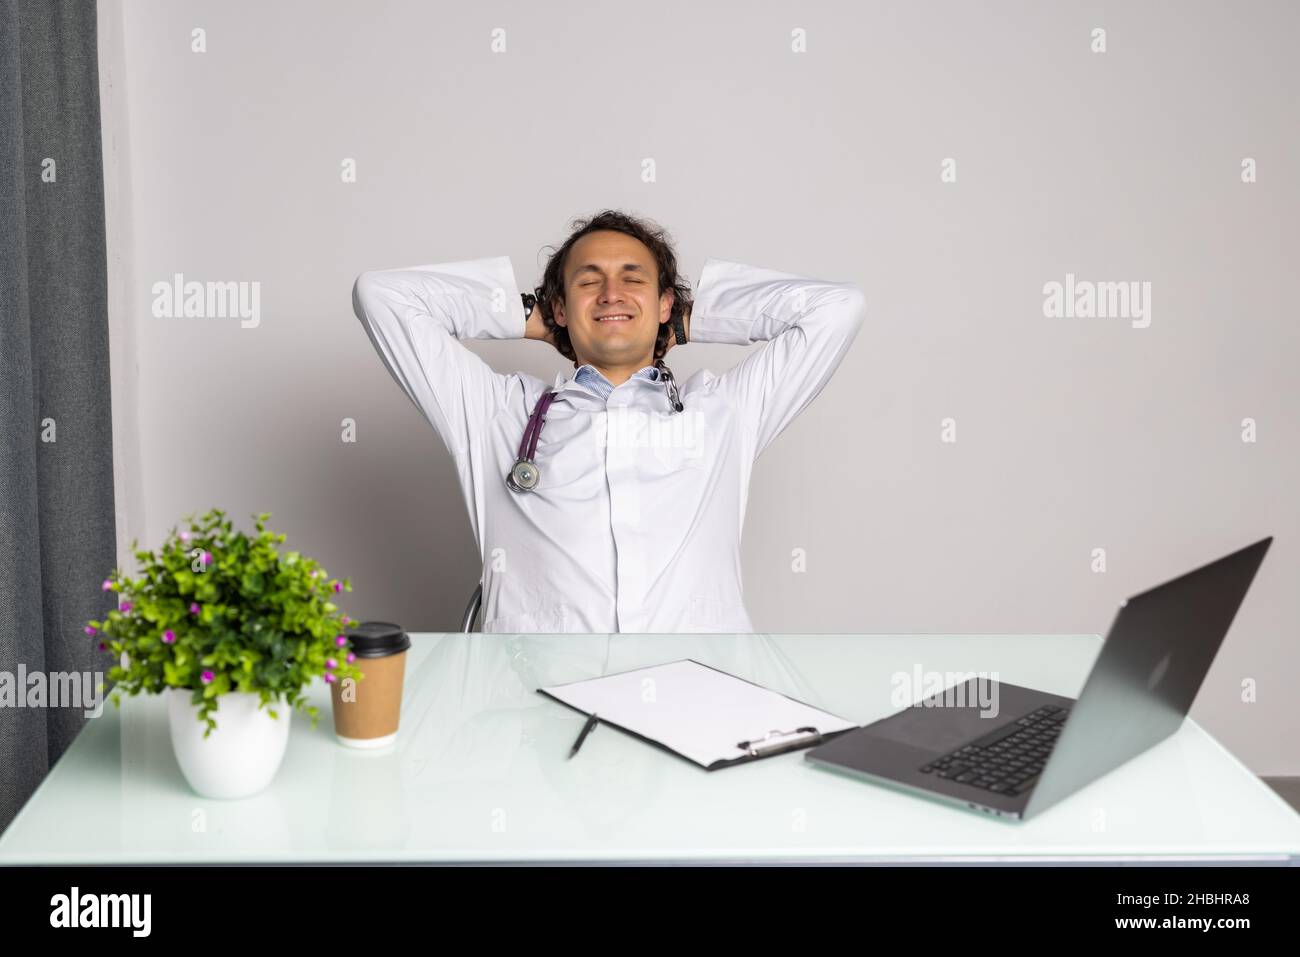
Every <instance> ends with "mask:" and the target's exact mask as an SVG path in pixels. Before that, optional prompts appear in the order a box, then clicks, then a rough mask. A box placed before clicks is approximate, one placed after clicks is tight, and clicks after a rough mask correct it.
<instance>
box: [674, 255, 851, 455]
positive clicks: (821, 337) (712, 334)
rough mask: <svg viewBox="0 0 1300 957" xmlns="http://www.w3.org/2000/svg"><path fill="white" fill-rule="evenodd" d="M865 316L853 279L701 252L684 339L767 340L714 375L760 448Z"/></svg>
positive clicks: (818, 383)
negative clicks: (785, 269)
mask: <svg viewBox="0 0 1300 957" xmlns="http://www.w3.org/2000/svg"><path fill="white" fill-rule="evenodd" d="M865 318H866V297H865V295H864V294H863V292H862V289H861V287H859V286H858V285H857V284H855V283H852V282H827V281H821V280H816V279H806V278H803V277H801V276H796V275H793V274H791V273H784V272H778V271H776V270H774V269H765V268H762V267H758V266H746V265H743V264H741V263H736V262H729V261H727V260H722V259H708V260H706V261H705V263H704V268H703V270H701V272H700V282H699V286H698V289H697V291H696V293H695V299H694V305H692V307H691V331H690V341H691V342H726V343H734V344H736V345H746V344H748V343H751V342H760V341H764V340H768V341H766V342H765V343H764V345H763V346H762V347H761V348H759V349H757V350H755V351H753V352H751V353H750V354H749V355H747V356H746V357H745V358H744V359H743V360H742V361H741V362H739V363H738V364H737V365H735V366H733V367H732V368H730V369H728V370H727V371H726V372H724V373H723V374H722V375H721V376H719V377H718V385H717V388H718V389H720V390H721V391H722V392H723V394H725V395H726V396H727V397H728V398H729V399H730V400H731V403H732V405H733V406H735V407H736V408H737V409H738V411H739V413H740V415H741V418H742V421H744V422H745V423H746V424H747V425H748V427H749V429H750V434H751V435H752V437H753V441H754V458H757V457H758V456H759V455H761V454H762V452H763V450H764V449H766V448H767V446H768V444H769V443H771V441H772V440H773V439H775V438H776V437H777V436H778V435H780V434H781V432H782V431H783V430H784V429H785V427H786V426H787V425H789V424H790V423H791V422H792V421H794V419H795V417H796V416H798V415H799V413H800V412H802V411H803V410H804V409H805V408H806V407H807V406H808V404H809V403H810V402H812V400H813V399H815V398H816V397H817V395H818V394H819V393H820V392H821V391H822V389H823V388H824V387H825V385H826V383H827V382H829V381H830V378H831V376H832V375H833V374H834V372H835V369H836V368H837V367H838V366H839V364H840V361H841V360H842V359H843V358H844V356H845V354H846V353H847V352H848V350H849V346H850V345H852V344H853V340H854V338H855V337H856V336H857V334H858V330H859V329H860V328H861V327H862V323H863V321H864V320H865Z"/></svg>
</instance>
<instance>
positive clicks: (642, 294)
mask: <svg viewBox="0 0 1300 957" xmlns="http://www.w3.org/2000/svg"><path fill="white" fill-rule="evenodd" d="M658 290H659V269H658V266H657V265H656V263H655V260H654V256H653V255H651V253H650V250H649V249H648V248H647V247H646V246H645V244H644V243H642V242H641V241H640V240H639V239H633V238H632V237H631V236H628V235H627V234H625V233H620V232H616V231H614V230H607V229H601V230H597V231H596V232H593V233H588V234H587V235H585V236H583V237H582V238H581V239H579V240H578V241H577V242H576V243H574V244H573V246H572V248H571V249H570V250H569V257H568V261H567V262H565V264H564V302H562V303H559V302H557V303H556V304H555V321H556V322H557V323H559V324H560V325H561V326H564V327H565V328H567V329H568V330H569V340H570V341H571V342H572V343H573V351H574V354H575V355H576V356H577V358H578V365H583V364H585V363H588V362H589V363H591V364H592V365H595V366H599V367H606V368H607V367H611V366H619V365H623V366H625V365H631V364H638V367H640V366H645V365H650V364H651V362H652V361H653V359H654V348H655V336H656V335H657V334H658V332H659V326H660V324H661V323H664V322H667V321H668V318H669V316H670V315H671V314H672V308H673V293H672V290H671V289H670V290H668V291H667V292H665V293H664V294H663V295H662V296H660V295H659V292H658ZM617 315H622V316H625V317H628V318H624V319H605V318H603V317H605V316H617Z"/></svg>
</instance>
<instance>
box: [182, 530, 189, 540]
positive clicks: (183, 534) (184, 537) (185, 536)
mask: <svg viewBox="0 0 1300 957" xmlns="http://www.w3.org/2000/svg"><path fill="white" fill-rule="evenodd" d="M189 540H190V533H189V532H181V541H182V542H188V541H189Z"/></svg>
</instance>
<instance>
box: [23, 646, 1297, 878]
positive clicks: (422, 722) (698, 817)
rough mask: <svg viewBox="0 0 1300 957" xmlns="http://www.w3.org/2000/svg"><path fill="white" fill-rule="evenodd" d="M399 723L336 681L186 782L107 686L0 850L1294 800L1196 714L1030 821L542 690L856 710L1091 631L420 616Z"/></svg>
mask: <svg viewBox="0 0 1300 957" xmlns="http://www.w3.org/2000/svg"><path fill="white" fill-rule="evenodd" d="M412 638H413V642H414V647H413V648H412V649H411V651H410V653H409V659H408V663H407V672H406V686H405V691H404V698H403V703H402V727H401V732H400V734H399V737H398V740H397V742H396V743H395V744H393V745H392V746H391V747H390V748H388V749H387V750H386V751H384V752H378V753H373V754H370V753H364V752H356V751H352V750H348V749H345V748H343V747H341V746H339V745H338V744H336V743H335V741H334V738H333V725H332V722H331V717H330V711H329V708H330V704H329V695H328V693H327V690H326V687H325V686H324V685H321V686H319V687H317V688H315V690H314V692H313V697H314V703H316V704H317V705H318V706H319V707H320V708H321V720H320V723H319V724H318V726H317V728H316V729H315V730H314V731H313V730H312V729H311V727H310V724H309V722H308V721H307V720H306V719H305V718H304V717H303V716H302V715H297V714H295V716H294V718H293V730H292V735H291V738H290V742H289V749H288V753H287V754H286V756H285V760H284V764H283V765H282V766H281V768H280V770H279V772H278V774H277V775H276V778H275V780H274V781H273V782H272V784H271V786H270V787H269V788H268V789H267V790H266V791H264V792H263V793H261V794H259V795H256V796H254V797H252V798H247V799H244V800H240V801H213V800H207V799H203V798H200V797H198V796H197V795H195V794H194V793H193V792H192V791H190V790H189V788H188V786H187V785H186V783H185V780H184V778H183V777H182V776H181V773H180V769H179V767H178V766H177V764H176V760H175V758H174V757H173V755H172V749H171V744H170V740H169V737H168V729H167V720H166V710H165V708H164V707H163V703H162V701H161V699H159V698H152V697H139V698H126V699H124V700H123V703H122V707H121V710H120V712H119V711H118V710H116V709H114V708H113V706H112V704H111V703H110V704H107V705H105V708H104V714H103V716H102V717H100V718H98V719H95V720H92V721H91V722H89V723H88V725H87V727H86V728H85V730H83V731H82V733H81V734H80V736H79V737H78V738H77V739H76V741H74V742H73V744H72V746H71V747H70V748H69V749H68V751H67V753H66V754H65V755H64V756H63V758H62V759H61V760H60V761H59V763H58V764H57V765H56V766H55V768H54V769H53V771H52V772H51V773H50V775H49V776H48V778H47V779H46V780H45V781H44V782H43V783H42V784H41V786H40V788H39V789H38V790H37V791H36V793H35V795H33V797H32V799H31V800H30V801H29V802H28V804H27V805H26V807H24V808H23V810H22V811H21V812H20V813H19V815H18V817H17V818H16V819H15V820H14V822H13V823H12V824H11V825H10V827H9V828H8V829H7V830H6V832H5V833H4V834H3V835H0V863H6V864H31V863H39V864H56V863H57V864H66V863H188V862H224V863H256V862H341V861H348V862H383V861H396V862H418V861H429V862H465V861H528V862H534V861H537V862H541V861H546V862H569V861H574V862H577V861H600V862H738V861H762V862H786V863H788V862H847V861H867V862H880V861H908V862H911V861H917V860H926V861H960V862H966V861H990V860H997V861H1010V860H1026V859H1028V860H1033V861H1042V860H1072V861H1080V860H1082V861H1102V860H1105V861H1115V860H1124V861H1129V860H1141V861H1170V860H1172V861H1207V860H1208V861H1214V862H1219V861H1223V862H1227V861H1280V862H1292V863H1294V862H1295V861H1296V860H1297V859H1300V815H1297V814H1296V813H1295V812H1294V811H1292V810H1291V808H1290V807H1288V806H1287V805H1286V804H1285V802H1283V801H1282V800H1281V799H1280V798H1279V797H1277V795H1275V794H1274V793H1273V791H1272V790H1270V789H1269V788H1268V787H1267V786H1266V785H1264V784H1263V783H1262V782H1260V781H1259V780H1258V779H1257V778H1256V777H1255V776H1254V775H1253V774H1251V772H1250V771H1249V770H1247V769H1246V768H1245V767H1244V766H1242V765H1241V764H1240V763H1239V762H1238V761H1237V760H1236V759H1235V758H1233V757H1232V755H1230V754H1229V753H1228V752H1227V751H1225V750H1224V749H1223V748H1222V747H1221V746H1220V745H1219V744H1218V743H1216V742H1215V741H1214V740H1213V739H1212V738H1210V736H1209V735H1207V734H1206V733H1205V732H1204V731H1203V730H1201V729H1200V728H1199V727H1198V726H1196V725H1195V724H1194V723H1192V722H1191V721H1187V722H1185V723H1184V725H1183V727H1182V728H1181V730H1180V731H1179V732H1178V733H1177V734H1175V735H1174V736H1173V737H1171V738H1169V739H1167V740H1165V741H1164V742H1162V743H1161V744H1159V745H1158V746H1157V747H1156V748H1154V749H1152V750H1151V751H1149V752H1147V753H1146V754H1144V755H1142V756H1141V757H1139V758H1137V759H1135V760H1134V761H1131V762H1130V763H1129V764H1127V765H1125V766H1123V767H1121V768H1120V769H1118V770H1117V771H1115V772H1113V773H1111V774H1110V775H1108V776H1106V777H1105V778H1103V779H1101V780H1100V781H1097V782H1095V783H1093V784H1092V785H1090V786H1089V787H1087V788H1086V789H1084V790H1083V791H1080V792H1079V793H1077V794H1075V795H1073V796H1072V797H1070V798H1068V799H1067V800H1066V801H1064V802H1062V803H1060V804H1058V805H1056V806H1055V807H1052V808H1050V809H1049V810H1047V811H1045V812H1044V813H1043V814H1042V815H1041V816H1038V817H1036V818H1033V819H1031V820H1030V821H1028V822H1026V823H1017V822H1014V821H1010V820H1007V819H998V818H991V817H987V816H984V815H977V814H975V813H972V812H969V811H965V810H962V809H960V808H953V807H949V806H946V805H943V804H940V803H938V802H935V801H931V800H927V799H923V798H916V797H911V796H907V795H905V794H903V793H901V792H898V791H894V790H892V789H889V788H886V787H880V786H873V785H871V784H868V783H865V782H862V781H859V780H856V779H853V778H850V777H848V776H845V775H841V774H838V773H836V772H833V771H828V770H825V769H822V768H818V767H815V766H812V765H810V764H808V763H807V762H805V760H804V756H803V753H802V752H794V753H789V754H784V755H779V756H776V757H772V758H767V759H764V760H762V761H756V762H753V763H750V764H744V765H738V766H735V767H731V768H725V769H721V770H718V771H712V772H708V771H704V770H702V769H700V768H698V767H696V766H695V765H693V764H691V763H689V762H687V761H685V760H684V759H682V758H679V757H677V756H675V755H672V754H670V753H667V752H665V751H663V750H661V749H659V748H655V747H651V746H649V745H647V744H645V743H642V742H640V741H637V740H635V739H634V738H632V737H630V736H628V735H625V734H623V733H621V732H619V731H617V730H615V729H613V728H609V727H600V728H597V730H596V731H595V732H594V733H593V734H592V735H591V736H590V737H588V739H587V741H586V743H585V744H584V745H583V748H582V751H581V752H579V754H578V755H577V757H575V758H574V759H573V760H571V761H570V760H567V759H566V758H567V755H568V751H569V746H570V745H571V744H572V743H573V740H574V737H575V736H576V734H577V732H578V730H579V729H580V728H581V726H582V718H581V717H580V716H579V715H578V714H576V713H574V712H573V711H571V710H569V709H568V708H566V707H564V706H563V705H560V704H558V703H557V702H555V701H552V700H550V699H548V698H546V697H545V696H544V695H540V694H537V693H535V691H534V689H535V688H537V687H539V686H541V685H547V684H558V683H561V682H565V681H573V680H577V679H580V678H585V677H591V676H594V675H598V674H602V673H607V672H613V671H623V670H627V669H629V668H635V667H641V666H644V665H648V664H655V663H659V662H663V661H671V660H674V659H678V658H685V657H692V658H695V659H696V660H699V661H702V662H704V663H706V664H710V665H713V666H714V667H717V668H721V669H724V670H727V671H730V672H732V673H734V674H737V675H739V676H741V677H744V678H747V679H749V680H751V681H755V682H758V683H760V684H763V685H766V686H768V687H770V688H773V689H775V690H778V691H781V692H784V693H786V694H789V695H792V696H795V697H799V698H802V699H804V700H806V701H808V702H809V703H811V704H815V705H818V706H820V707H822V708H825V709H826V710H828V711H831V712H834V713H837V714H842V715H844V716H845V717H847V718H850V719H852V720H855V721H858V722H861V723H866V722H869V721H872V720H875V719H876V718H879V717H882V716H884V715H886V714H889V713H891V712H892V711H894V710H896V709H895V708H894V706H893V705H891V704H890V692H891V687H892V686H891V676H892V675H894V674H895V673H897V672H909V673H910V672H911V671H912V670H913V668H914V667H915V666H916V665H917V664H919V665H920V666H921V667H923V668H924V669H926V670H937V671H996V672H998V673H999V675H1000V677H1001V679H1002V680H1004V681H1009V682H1012V683H1014V684H1021V685H1027V686H1030V687H1037V688H1042V689H1044V690H1047V691H1053V692H1056V693H1059V694H1064V695H1070V696H1074V695H1077V693H1078V691H1079V689H1080V687H1081V686H1082V683H1083V679H1084V677H1085V675H1086V673H1087V670H1088V668H1089V666H1090V665H1091V663H1092V660H1093V658H1094V656H1095V655H1096V653H1097V650H1098V649H1099V648H1100V646H1101V642H1100V639H1099V638H1098V637H1097V636H1095V635H1071V636H1061V635H1044V636H872V635H808V636H792V635H783V636H765V635H746V636H729V635H728V636H719V635H694V636H692V635H672V636H630V635H616V636H612V637H606V636H588V635H551V636H508V635H459V634H451V635H443V634H416V635H413V636H412Z"/></svg>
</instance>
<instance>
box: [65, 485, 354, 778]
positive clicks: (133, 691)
mask: <svg viewBox="0 0 1300 957" xmlns="http://www.w3.org/2000/svg"><path fill="white" fill-rule="evenodd" d="M270 517H271V516H270V514H269V513H266V512H264V513H262V514H260V515H258V516H256V520H257V522H256V528H257V531H256V534H255V535H253V536H249V535H246V534H244V532H242V531H236V530H234V529H233V528H232V527H231V522H230V520H229V519H227V518H226V515H225V513H224V512H222V511H221V510H220V509H212V510H210V511H209V512H208V513H207V514H205V515H203V516H202V517H201V518H199V519H198V521H197V522H196V521H195V520H194V518H193V516H192V515H187V516H185V519H186V521H187V522H188V524H189V529H188V530H186V531H180V532H177V530H176V528H175V527H173V528H172V530H171V532H170V533H169V534H168V536H167V539H166V541H165V542H164V543H163V545H162V546H161V547H160V548H159V549H158V553H157V554H156V555H155V554H154V553H153V552H151V551H136V546H137V543H136V542H134V541H133V542H132V543H131V549H132V551H134V552H135V557H136V560H137V562H138V563H139V566H140V568H139V576H138V577H135V578H131V577H127V576H125V575H123V574H122V573H121V570H120V569H115V570H114V572H113V576H112V577H111V578H108V579H106V580H105V581H104V585H103V587H104V589H105V590H106V591H114V592H117V593H118V608H117V609H116V610H114V611H110V612H109V613H108V615H107V617H106V618H105V619H104V620H103V621H102V622H101V621H92V622H90V623H89V624H88V625H87V626H86V633H87V634H88V635H91V636H92V637H95V638H97V639H98V641H99V648H100V650H102V651H105V652H107V653H109V654H111V655H113V657H114V659H115V661H116V663H115V664H114V665H113V666H112V667H110V668H109V671H108V677H109V679H110V680H114V681H116V682H117V685H116V686H115V687H114V689H113V693H112V699H113V705H114V707H120V706H121V695H122V694H123V693H126V694H130V695H137V694H139V693H141V692H145V693H146V694H164V695H165V696H166V697H167V717H168V724H169V727H170V729H171V740H172V747H173V749H174V750H175V752H176V759H177V761H178V763H179V764H180V767H181V771H182V773H183V774H184V775H185V779H186V780H187V781H188V782H189V783H190V786H191V787H192V788H194V790H195V791H197V792H198V793H199V794H201V795H203V796H204V797H213V798H237V797H246V796H248V795H250V794H255V793H257V792H258V791H260V790H262V789H263V788H264V787H266V785H267V784H269V783H270V782H271V779H272V778H273V777H274V776H275V772H276V770H277V769H278V768H279V766H280V762H281V760H282V759H283V757H284V751H285V747H286V745H287V744H288V739H289V723H290V718H291V717H292V710H291V709H298V710H304V711H305V712H306V713H307V715H308V716H309V717H310V718H311V725H312V727H313V728H314V727H316V722H317V719H318V717H319V715H318V709H317V708H316V707H315V706H314V705H308V704H307V697H306V695H305V694H304V693H303V689H304V688H305V687H306V686H307V684H308V683H309V682H311V681H313V680H316V679H320V680H323V681H325V682H334V681H342V680H344V679H345V678H353V679H357V678H359V677H360V672H359V670H358V669H357V667H356V666H355V665H354V664H353V662H354V661H355V660H356V656H355V655H354V654H353V653H352V651H351V649H350V647H349V645H348V640H347V637H346V636H345V635H344V634H343V631H344V629H345V627H346V626H347V625H348V623H349V621H350V619H349V618H348V617H347V616H346V615H340V614H339V609H338V606H337V605H335V604H334V601H333V600H332V599H333V598H334V596H335V595H337V594H339V593H340V592H343V591H351V590H352V586H351V583H350V582H349V581H347V580H343V581H339V580H337V579H330V578H329V577H328V574H327V573H326V571H325V569H324V568H322V567H321V566H320V565H319V564H318V563H317V562H316V561H314V560H312V559H310V558H306V557H304V556H302V555H300V554H299V553H298V552H293V551H290V552H286V553H284V554H283V555H282V554H280V551H279V548H278V547H277V546H278V544H279V543H282V542H283V541H284V539H285V536H284V535H282V534H276V533H274V532H272V531H270V530H269V529H267V527H266V520H267V519H269V518H270ZM123 655H125V656H126V660H125V661H122V656H123Z"/></svg>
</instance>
